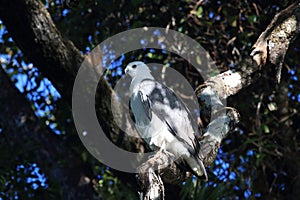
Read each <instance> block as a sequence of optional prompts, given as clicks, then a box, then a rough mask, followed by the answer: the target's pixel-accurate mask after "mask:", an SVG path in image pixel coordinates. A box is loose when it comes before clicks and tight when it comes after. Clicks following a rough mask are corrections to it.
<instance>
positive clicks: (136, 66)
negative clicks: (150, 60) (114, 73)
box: [125, 61, 151, 78]
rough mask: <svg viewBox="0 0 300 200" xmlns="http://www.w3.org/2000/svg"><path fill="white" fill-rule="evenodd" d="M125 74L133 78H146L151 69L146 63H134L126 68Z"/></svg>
mask: <svg viewBox="0 0 300 200" xmlns="http://www.w3.org/2000/svg"><path fill="white" fill-rule="evenodd" d="M125 74H127V75H129V76H130V77H131V78H135V77H136V76H145V75H148V74H151V73H150V69H149V67H148V66H147V65H146V64H145V63H143V62H141V61H134V62H131V63H129V64H128V65H127V66H126V68H125Z"/></svg>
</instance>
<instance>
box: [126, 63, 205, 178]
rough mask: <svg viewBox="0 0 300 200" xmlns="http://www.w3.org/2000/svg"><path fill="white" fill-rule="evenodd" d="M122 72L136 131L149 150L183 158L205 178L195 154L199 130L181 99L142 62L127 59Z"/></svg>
mask: <svg viewBox="0 0 300 200" xmlns="http://www.w3.org/2000/svg"><path fill="white" fill-rule="evenodd" d="M125 73H126V74H127V75H129V76H130V77H131V78H132V81H131V84H130V88H129V90H130V107H131V110H132V112H133V115H134V118H135V126H136V128H137V130H138V132H139V134H140V135H141V136H142V137H143V138H144V140H145V141H146V142H147V144H148V145H149V146H150V148H151V149H152V150H165V151H168V152H170V153H172V154H174V155H175V156H176V157H181V158H183V160H184V161H185V164H187V165H186V166H187V168H189V169H190V170H191V172H192V173H193V174H194V175H196V176H197V177H201V178H204V179H205V180H207V174H206V170H205V167H204V165H203V162H202V161H201V159H200V154H199V150H200V144H199V141H198V138H199V137H200V135H201V133H200V130H199V128H198V126H197V123H195V122H194V121H193V120H192V117H191V113H190V112H189V110H188V108H187V107H186V106H185V104H184V103H183V102H182V100H181V99H180V98H179V97H177V96H176V94H175V93H174V92H173V91H172V90H171V89H170V88H168V87H166V86H165V85H163V84H161V83H159V82H157V81H156V80H155V79H154V77H153V76H152V75H151V71H150V69H149V68H148V66H147V65H146V64H145V63H143V62H140V61H135V62H131V63H129V64H128V65H127V67H126V69H125Z"/></svg>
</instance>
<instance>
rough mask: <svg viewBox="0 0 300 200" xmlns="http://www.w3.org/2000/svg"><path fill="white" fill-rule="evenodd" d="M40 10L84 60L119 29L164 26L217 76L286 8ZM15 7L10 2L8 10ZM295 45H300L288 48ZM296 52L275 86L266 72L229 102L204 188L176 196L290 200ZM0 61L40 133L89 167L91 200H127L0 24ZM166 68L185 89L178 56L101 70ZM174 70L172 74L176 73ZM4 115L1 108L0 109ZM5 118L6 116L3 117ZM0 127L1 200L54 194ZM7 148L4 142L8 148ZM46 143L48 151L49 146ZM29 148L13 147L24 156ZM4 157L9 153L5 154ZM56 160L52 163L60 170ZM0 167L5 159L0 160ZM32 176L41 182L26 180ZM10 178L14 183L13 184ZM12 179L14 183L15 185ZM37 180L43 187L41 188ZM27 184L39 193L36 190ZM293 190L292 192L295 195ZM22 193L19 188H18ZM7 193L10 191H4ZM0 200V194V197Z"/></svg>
mask: <svg viewBox="0 0 300 200" xmlns="http://www.w3.org/2000/svg"><path fill="white" fill-rule="evenodd" d="M43 2H44V3H45V6H46V7H47V9H48V11H49V12H50V14H51V16H52V18H53V19H54V21H55V23H56V25H57V27H58V29H59V30H60V31H61V33H62V34H63V35H64V36H65V37H66V38H68V39H70V40H71V41H73V43H74V44H75V45H76V46H77V47H78V48H79V49H80V50H81V52H82V53H84V54H86V53H88V52H89V51H90V50H92V49H93V48H94V47H95V46H96V45H97V44H98V43H100V42H101V41H103V40H105V39H106V38H108V37H110V36H112V35H114V34H117V33H119V32H122V31H125V30H128V29H132V28H136V27H143V26H157V27H168V28H171V29H174V30H177V31H179V32H182V33H184V34H187V35H189V36H190V37H192V38H194V39H196V40H197V41H199V42H200V43H201V44H202V45H203V47H205V48H206V50H208V51H209V53H210V55H211V57H212V59H213V60H214V61H215V62H216V63H217V65H218V66H219V71H220V72H221V71H224V70H227V69H229V68H234V67H235V65H236V64H237V63H238V62H239V61H241V59H242V57H244V56H246V55H248V54H249V52H250V50H251V45H252V44H253V43H254V42H255V40H256V38H257V37H258V36H259V34H260V33H261V32H262V31H263V30H264V28H265V27H266V26H267V24H268V23H269V22H270V21H271V19H272V17H273V16H274V15H275V13H276V12H277V11H279V10H281V9H283V8H284V7H286V6H287V5H289V4H291V3H292V1H287V0H285V1H271V0H270V1H260V0H253V1H250V0H243V1H239V0H233V1H226V0H219V1H216V0H213V1H204V3H203V4H200V5H199V4H197V2H196V1H189V0H183V1H173V0H168V1H161V0H154V1H141V0H130V1H118V0H113V1H107V0H86V1H72V0H69V1H54V0H44V1H43ZM16 6H17V5H16ZM295 44H299V41H298V43H297V42H295ZM298 55H299V46H293V47H292V48H291V49H290V51H289V54H288V57H287V59H286V65H285V66H286V69H284V71H283V75H282V77H283V79H282V81H281V83H280V84H279V85H276V83H275V75H274V74H275V73H274V69H272V68H268V69H266V70H264V72H263V75H262V78H261V79H260V80H259V81H258V82H257V83H255V84H254V85H252V86H249V87H248V88H246V89H244V90H243V91H241V92H240V93H239V94H237V95H235V96H234V97H231V98H230V99H229V100H228V105H229V106H231V107H235V108H237V109H238V110H239V112H240V114H241V117H242V119H241V123H240V125H239V127H238V128H237V129H236V131H235V132H233V133H231V134H230V135H229V136H228V137H227V138H226V139H225V140H224V141H223V144H222V149H221V151H220V152H219V155H218V157H217V159H216V161H215V163H214V165H213V166H211V167H210V168H209V178H210V180H209V182H207V183H203V182H201V181H198V180H195V179H190V180H188V181H187V182H186V183H184V184H183V187H182V191H181V197H182V198H184V199H222V198H225V199H244V198H263V199H282V198H284V197H286V198H294V199H296V198H297V189H299V185H300V184H299V169H300V159H299V143H300V142H299V141H300V138H299V132H300V131H299V126H298V125H297V124H298V122H299V118H300V116H299V114H298V113H297V111H298V110H299V102H300V95H299V94H300V88H299V84H298V78H299V74H300V73H299V70H297V67H298V65H299V63H300V61H299V56H298ZM0 59H1V64H2V67H3V68H4V69H5V71H6V73H7V76H9V77H10V79H11V80H12V81H13V82H14V83H15V85H16V86H17V87H18V89H19V90H20V92H21V93H22V94H23V95H24V96H26V97H27V98H28V99H29V101H30V102H31V105H32V109H33V110H34V111H35V114H36V116H37V117H38V120H39V122H40V124H42V125H41V126H45V125H46V126H48V127H50V129H51V130H52V131H53V137H59V138H60V140H62V141H65V142H66V143H68V145H70V148H71V149H73V150H74V152H76V153H78V154H80V155H81V156H80V159H79V160H80V162H81V163H83V164H85V165H88V166H89V169H91V171H92V172H91V174H92V175H91V177H93V179H94V180H95V181H94V182H95V187H96V191H97V195H98V197H101V198H104V199H124V198H125V197H126V198H127V199H133V198H135V197H136V195H135V194H134V193H133V192H132V191H133V189H132V186H130V185H127V184H126V183H124V182H122V181H121V180H119V179H118V178H117V176H115V175H114V174H113V173H112V172H111V170H110V169H109V168H105V167H104V166H101V167H99V165H100V164H99V163H98V162H97V161H95V160H94V159H93V158H92V157H91V156H89V155H88V154H87V152H85V151H83V150H82V147H78V146H79V145H80V144H78V143H75V144H72V143H71V142H70V141H72V137H76V134H75V135H74V132H75V130H74V127H73V124H72V116H71V112H70V110H69V108H68V107H67V106H66V102H64V99H61V96H60V95H59V94H58V92H57V91H56V90H55V88H54V87H53V86H52V84H51V83H50V82H49V81H48V80H47V79H46V78H45V77H43V76H42V75H41V74H40V73H39V71H38V69H37V68H35V67H34V66H33V65H32V64H30V61H28V60H27V59H26V57H24V55H23V53H22V52H21V51H20V50H19V49H18V47H17V46H16V44H15V43H14V42H13V40H12V38H11V37H10V35H9V33H8V32H7V30H6V29H5V26H4V25H3V24H2V23H1V22H0ZM135 59H142V60H145V61H147V62H161V63H169V64H171V66H172V65H174V66H177V68H178V69H179V71H180V72H181V73H183V75H184V76H186V77H189V79H188V80H191V85H193V86H196V85H197V84H199V83H198V79H199V78H198V77H197V76H195V75H193V74H192V73H189V72H191V71H192V69H190V68H188V70H187V71H188V72H186V70H184V69H185V68H184V67H187V65H186V64H181V63H184V62H183V61H182V60H181V59H180V58H177V57H176V56H174V55H170V54H167V53H163V52H160V51H157V50H149V49H146V50H144V51H137V52H131V53H130V54H128V55H127V54H126V55H124V57H122V58H119V60H118V61H116V62H115V63H113V64H112V65H108V66H107V67H110V71H109V73H108V74H107V80H108V81H109V82H110V84H111V85H113V84H114V83H115V82H116V81H117V80H118V79H119V77H120V76H121V75H122V68H123V67H124V65H125V63H128V61H130V60H135ZM178 66H179V67H178ZM8 109H9V108H8ZM7 120H11V119H7ZM3 126H4V125H3V124H2V122H0V144H1V146H0V147H1V148H0V150H1V152H2V153H1V155H0V159H1V172H0V190H1V193H0V194H1V196H2V198H5V197H6V198H10V199H14V197H15V196H18V197H24V198H26V197H28V198H37V197H41V195H40V191H41V190H43V191H45V192H49V193H54V196H59V195H60V191H59V189H57V188H56V187H57V186H53V188H51V187H52V185H48V184H47V181H48V176H47V174H44V173H43V172H44V171H48V170H47V169H40V166H36V164H34V163H33V162H31V161H29V160H28V159H29V158H28V157H23V158H21V159H19V160H17V159H15V158H16V157H17V154H18V152H16V151H14V149H15V148H16V146H15V145H16V144H18V143H17V142H16V141H7V140H5V137H7V136H8V135H9V134H10V133H9V132H5V127H3ZM8 143H9V144H8ZM53 145H55V144H53ZM29 147H30V145H24V146H22V147H19V149H21V150H22V151H24V152H26V151H28V149H27V148H29ZM8 154H10V155H11V156H7V155H8ZM65 159H67V158H63V157H62V158H60V160H59V161H58V162H59V163H66V162H67V160H65ZM3 160H5V161H6V162H5V163H4V162H3ZM37 169H40V170H41V173H38V174H39V175H40V176H43V178H42V179H40V178H39V179H34V181H32V180H33V179H30V180H31V181H29V178H30V177H32V176H35V178H37V177H36V176H38V175H37V174H34V173H33V174H32V172H33V171H35V170H37ZM13 177H14V178H13ZM17 180H20V181H17ZM41 180H45V181H46V182H42V181H41ZM36 185H37V186H38V187H36ZM297 186H298V188H297ZM26 188H27V189H26ZM8 189H9V190H8ZM1 196H0V197H1Z"/></svg>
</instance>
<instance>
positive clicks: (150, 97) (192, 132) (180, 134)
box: [138, 80, 200, 152]
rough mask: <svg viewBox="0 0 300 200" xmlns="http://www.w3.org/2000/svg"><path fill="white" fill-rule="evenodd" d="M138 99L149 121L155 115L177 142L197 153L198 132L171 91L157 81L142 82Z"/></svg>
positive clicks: (184, 108) (187, 112) (183, 106)
mask: <svg viewBox="0 0 300 200" xmlns="http://www.w3.org/2000/svg"><path fill="white" fill-rule="evenodd" d="M138 97H139V99H140V102H141V103H142V105H143V106H142V108H143V109H144V113H146V115H147V117H148V119H149V120H150V121H151V119H152V115H153V114H155V115H156V116H157V117H158V118H160V120H161V121H163V122H164V123H165V124H166V125H167V126H168V129H169V131H170V132H171V133H172V134H173V135H174V136H175V137H176V138H177V139H178V140H179V141H181V142H184V143H185V144H187V145H188V147H189V148H188V149H189V150H190V151H193V152H194V151H196V152H198V151H199V142H198V141H197V139H196V135H200V133H199V131H200V130H199V129H198V126H197V124H196V122H195V121H194V120H193V119H192V116H191V114H190V112H189V110H188V109H187V107H186V106H185V104H184V103H183V102H182V100H181V99H180V98H179V97H177V96H176V94H175V93H174V92H173V91H172V90H171V89H169V88H168V87H166V86H164V85H163V84H160V83H159V82H157V81H154V80H144V81H143V82H141V84H140V89H139V92H138Z"/></svg>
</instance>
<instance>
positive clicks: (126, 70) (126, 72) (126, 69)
mask: <svg viewBox="0 0 300 200" xmlns="http://www.w3.org/2000/svg"><path fill="white" fill-rule="evenodd" d="M124 71H125V74H126V75H128V71H129V69H128V68H127V67H126V68H125V70H124Z"/></svg>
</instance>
